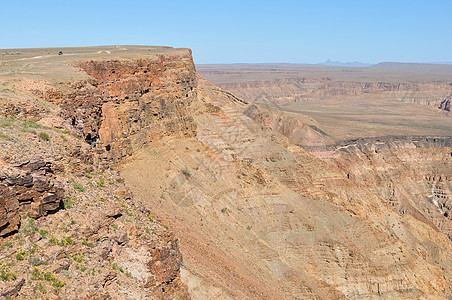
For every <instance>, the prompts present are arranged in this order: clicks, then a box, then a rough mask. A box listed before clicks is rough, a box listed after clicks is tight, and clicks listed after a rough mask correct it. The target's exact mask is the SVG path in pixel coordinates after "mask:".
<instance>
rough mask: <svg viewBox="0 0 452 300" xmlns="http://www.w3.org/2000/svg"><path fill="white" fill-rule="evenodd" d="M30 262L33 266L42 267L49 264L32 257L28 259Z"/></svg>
mask: <svg viewBox="0 0 452 300" xmlns="http://www.w3.org/2000/svg"><path fill="white" fill-rule="evenodd" d="M28 262H29V263H30V265H32V266H41V265H47V262H46V261H45V260H41V259H40V258H39V257H30V258H29V259H28Z"/></svg>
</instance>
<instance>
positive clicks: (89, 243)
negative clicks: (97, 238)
mask: <svg viewBox="0 0 452 300" xmlns="http://www.w3.org/2000/svg"><path fill="white" fill-rule="evenodd" d="M82 245H84V246H86V247H89V248H94V244H93V243H91V242H88V241H87V240H85V239H84V240H83V241H82Z"/></svg>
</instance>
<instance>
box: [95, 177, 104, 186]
mask: <svg viewBox="0 0 452 300" xmlns="http://www.w3.org/2000/svg"><path fill="white" fill-rule="evenodd" d="M97 186H98V187H104V186H105V180H104V179H103V178H100V179H99V181H98V182H97Z"/></svg>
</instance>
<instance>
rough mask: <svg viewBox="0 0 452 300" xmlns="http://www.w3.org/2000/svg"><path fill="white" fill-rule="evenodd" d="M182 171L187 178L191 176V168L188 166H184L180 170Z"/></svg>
mask: <svg viewBox="0 0 452 300" xmlns="http://www.w3.org/2000/svg"><path fill="white" fill-rule="evenodd" d="M180 172H181V173H182V175H184V176H185V178H187V179H188V178H189V177H190V176H191V172H190V170H189V169H188V168H187V167H185V168H183V169H182V170H180Z"/></svg>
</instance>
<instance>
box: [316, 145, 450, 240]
mask: <svg viewBox="0 0 452 300" xmlns="http://www.w3.org/2000/svg"><path fill="white" fill-rule="evenodd" d="M314 148H315V147H310V151H311V153H313V154H316V150H315V149H314ZM329 148H330V150H329V151H330V152H329V153H328V155H325V154H326V153H325V152H322V151H319V149H317V151H319V152H318V153H319V154H320V155H321V156H323V157H328V158H329V159H331V160H332V161H334V163H335V164H337V165H338V166H339V167H340V168H341V169H342V170H343V171H344V172H346V174H347V177H348V178H350V179H351V180H353V181H355V182H356V183H358V184H360V185H363V186H366V187H368V188H370V189H372V190H374V191H376V192H378V193H379V194H380V195H381V196H382V197H384V199H385V200H386V201H388V202H389V203H391V205H392V206H393V208H394V210H395V211H397V212H398V213H399V214H401V215H404V214H410V215H412V216H413V217H415V218H417V219H418V220H420V221H423V222H425V223H426V224H428V225H430V226H432V227H433V228H435V229H437V230H439V231H442V232H444V233H445V234H446V235H447V236H448V237H449V239H451V240H452V217H451V215H452V189H451V188H452V137H383V138H375V139H358V140H354V141H348V142H342V143H340V144H338V145H336V146H332V147H329Z"/></svg>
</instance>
